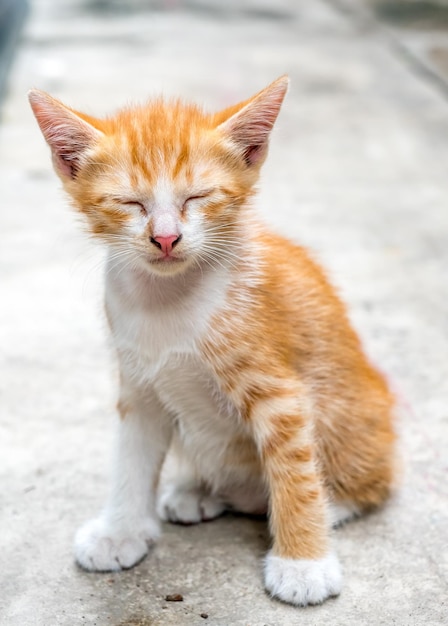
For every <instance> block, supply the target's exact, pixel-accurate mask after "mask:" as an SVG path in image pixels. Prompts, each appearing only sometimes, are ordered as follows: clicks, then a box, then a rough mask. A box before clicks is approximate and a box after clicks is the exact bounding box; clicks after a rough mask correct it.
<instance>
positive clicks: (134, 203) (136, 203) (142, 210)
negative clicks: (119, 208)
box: [120, 200, 147, 215]
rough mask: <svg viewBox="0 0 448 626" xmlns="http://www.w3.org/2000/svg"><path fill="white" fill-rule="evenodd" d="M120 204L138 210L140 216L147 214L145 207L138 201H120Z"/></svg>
mask: <svg viewBox="0 0 448 626" xmlns="http://www.w3.org/2000/svg"><path fill="white" fill-rule="evenodd" d="M120 203H121V204H124V205H126V206H132V207H135V208H138V209H139V210H140V213H141V214H142V215H146V214H147V212H146V209H145V207H144V206H143V204H142V203H141V202H139V201H138V200H120Z"/></svg>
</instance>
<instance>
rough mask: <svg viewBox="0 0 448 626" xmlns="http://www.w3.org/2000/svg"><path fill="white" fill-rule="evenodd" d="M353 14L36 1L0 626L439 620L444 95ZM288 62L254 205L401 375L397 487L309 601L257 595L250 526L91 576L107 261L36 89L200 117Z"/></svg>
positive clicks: (25, 113)
mask: <svg viewBox="0 0 448 626" xmlns="http://www.w3.org/2000/svg"><path fill="white" fill-rule="evenodd" d="M124 6H127V7H128V8H129V9H130V11H129V13H128V12H125V11H124V10H123V7H124ZM353 6H354V3H353V2H350V1H349V0H347V1H346V0H341V1H337V0H335V1H334V2H332V1H330V0H328V1H324V0H314V1H313V2H308V3H307V2H305V1H304V0H303V1H302V2H294V1H293V0H290V1H288V0H278V1H276V2H274V1H273V0H270V1H269V0H251V1H246V2H244V3H243V2H237V0H227V1H226V2H221V3H219V2H212V0H208V1H207V0H202V1H199V0H189V1H188V2H181V1H180V0H179V1H175V0H171V1H170V2H168V1H167V2H161V1H160V2H143V0H140V1H138V0H128V2H127V3H126V2H124V1H120V2H119V1H118V0H115V1H112V0H109V1H103V2H101V1H100V0H96V1H93V0H60V1H59V2H55V1H54V0H35V1H34V3H33V5H32V13H31V16H30V19H29V22H28V24H27V28H26V32H25V34H24V38H23V44H22V47H21V50H20V53H19V55H18V57H17V59H16V62H15V66H14V71H13V74H12V76H11V81H10V90H9V94H8V97H7V99H6V101H5V103H4V107H3V116H2V125H1V126H0V188H1V201H0V367H1V376H0V402H1V408H0V411H1V413H0V478H1V484H2V493H1V495H0V529H1V532H0V544H1V551H0V555H1V556H0V561H1V567H0V624H2V625H3V624H4V625H7V626H34V625H45V626H53V625H57V626H59V625H61V626H66V625H67V626H71V625H77V624H96V625H98V626H109V625H113V626H125V625H129V626H132V625H134V626H138V625H140V626H149V625H150V624H151V625H155V624H160V625H165V624H167V625H170V624H177V625H179V624H180V625H183V624H186V625H189V624H213V625H223V626H224V625H225V626H228V625H229V626H230V625H241V626H243V625H245V626H263V625H269V626H283V625H285V624H300V625H303V626H311V625H315V624H329V625H331V626H335V625H336V626H338V625H341V626H345V625H347V624H353V625H356V626H364V625H374V626H376V625H380V624H384V625H387V626H389V625H391V624H397V625H406V626H408V625H409V626H411V625H412V626H413V625H415V626H417V625H418V626H420V625H422V624H424V625H425V626H435V625H441V624H447V623H448V480H447V478H448V358H447V356H448V282H447V271H448V206H447V205H448V133H447V129H448V101H447V98H446V95H445V94H444V90H443V89H439V85H437V84H435V82H434V81H432V80H430V79H428V77H427V76H426V75H425V74H424V73H422V72H421V71H419V69H418V68H416V67H415V66H414V65H413V64H412V63H409V62H407V60H406V59H404V57H403V55H402V54H400V53H399V51H398V50H397V46H396V45H395V43H394V41H393V40H391V38H390V36H389V35H388V33H387V32H385V30H384V28H383V25H382V24H381V23H379V22H376V20H375V18H372V19H368V20H366V19H360V17H359V15H360V14H359V12H358V11H357V10H355V9H354V8H353ZM350 7H351V8H350ZM438 36H439V37H441V34H440V33H439V34H438ZM444 41H445V44H446V40H444ZM285 72H287V73H289V74H290V76H291V79H292V87H291V91H290V93H289V96H288V98H287V101H286V104H285V106H284V110H283V112H282V114H281V117H280V120H279V123H278V128H277V130H276V133H275V136H274V138H273V142H272V149H271V156H270V160H269V161H268V163H267V164H266V166H265V170H264V177H263V182H262V190H261V193H260V198H259V205H260V210H261V211H262V213H263V214H264V215H265V217H266V219H267V220H268V221H269V222H270V223H271V224H272V225H273V227H275V228H277V229H278V230H279V231H280V232H283V233H286V234H288V235H290V236H291V237H292V238H294V239H296V240H297V241H300V242H302V243H304V244H306V245H308V246H310V247H311V248H312V249H313V250H314V254H315V256H316V257H317V258H319V259H321V261H322V262H323V263H324V264H325V265H326V267H327V269H328V271H329V273H330V275H331V276H332V277H333V281H334V282H335V284H336V285H338V287H339V289H340V291H341V293H342V294H343V296H344V298H345V299H346V301H347V302H348V304H349V306H350V312H351V316H352V319H353V321H354V323H355V325H356V327H357V328H358V330H359V332H360V333H361V335H362V337H363V340H364V342H365V345H366V347H367V349H368V351H369V353H370V354H371V356H372V358H374V359H375V360H376V361H378V363H379V364H380V365H381V367H382V368H383V369H384V370H385V371H386V373H387V374H388V376H389V377H390V378H391V380H392V382H393V385H394V387H395V388H396V390H397V393H398V395H399V398H400V417H399V422H398V429H399V431H400V437H401V444H400V447H401V452H402V457H403V472H402V479H401V484H400V485H399V487H398V489H397V493H396V496H395V497H394V498H393V500H392V501H391V502H390V503H389V505H388V506H387V507H385V509H384V510H382V511H380V512H378V513H375V514H374V515H371V516H369V517H368V518H365V519H362V520H359V521H357V522H354V523H352V524H350V525H347V526H346V527H344V528H342V529H341V530H339V531H337V533H335V538H334V542H335V546H336V549H337V551H338V553H339V555H340V558H341V561H342V564H343V567H344V571H345V586H344V589H343V593H342V595H341V596H340V597H339V598H338V599H335V600H331V601H328V602H327V603H325V604H324V605H322V606H320V607H312V608H307V609H305V610H303V609H297V608H293V607H289V606H286V605H283V604H281V603H279V602H277V601H273V600H270V599H269V598H268V597H267V596H266V595H265V593H264V591H263V585H262V579H261V574H260V559H261V557H262V554H263V552H264V551H265V549H266V546H267V542H268V537H267V531H266V527H265V523H264V522H263V521H257V520H252V519H245V518H236V517H231V516H228V517H224V518H222V519H220V520H217V521H215V522H213V523H209V524H203V525H200V526H196V527H189V528H183V527H176V526H169V525H167V526H166V528H165V534H164V536H163V538H162V539H161V541H160V543H159V544H158V545H157V546H156V548H155V549H154V550H153V552H152V554H151V555H150V556H149V558H147V559H146V560H145V561H143V562H142V563H141V564H140V565H139V566H138V567H136V568H134V569H133V570H130V571H128V572H124V573H121V574H111V575H109V574H106V575H100V574H87V573H85V572H82V571H80V570H79V569H78V568H77V567H76V566H75V565H74V563H73V559H72V537H73V534H74V532H75V530H76V528H77V527H78V526H79V524H80V523H81V522H83V521H84V520H86V519H88V518H89V517H90V516H92V515H94V514H95V513H96V511H97V510H98V508H99V507H100V506H101V504H102V501H103V498H104V495H105V493H106V489H107V475H108V467H109V458H110V456H109V455H110V447H111V439H112V433H113V421H114V419H115V415H114V403H115V393H116V391H115V390H116V384H115V380H116V368H115V365H114V363H113V359H112V358H111V350H110V347H109V344H108V339H107V330H106V324H105V320H104V315H103V312H102V306H101V299H102V281H101V278H102V271H101V261H102V258H103V252H102V250H101V248H100V247H98V246H96V245H94V244H92V243H89V242H88V241H87V238H86V237H85V236H84V235H83V233H82V228H81V227H80V226H79V224H78V220H77V218H76V216H74V215H73V213H71V212H70V210H69V209H68V208H67V202H66V200H65V199H64V197H63V195H62V193H61V191H60V189H59V184H58V182H57V180H56V177H55V175H54V174H53V173H52V171H51V167H50V160H49V155H48V151H47V149H46V146H45V145H44V142H43V140H42V138H41V136H40V134H39V131H38V129H37V127H36V124H35V122H34V120H33V118H32V116H31V113H30V111H29V109H28V105H27V102H26V98H25V94H26V91H27V90H28V89H29V88H30V87H31V86H36V87H40V88H42V89H45V90H48V91H50V92H51V93H52V94H54V95H56V96H58V97H60V98H62V99H63V100H65V101H66V102H67V103H69V104H71V105H73V106H77V107H79V108H81V109H83V110H86V111H89V112H91V113H93V114H101V113H105V112H108V111H111V110H113V109H114V108H116V107H117V106H119V105H122V104H124V103H126V102H128V101H130V100H142V99H144V98H146V97H147V96H148V95H150V94H153V93H154V94H155V93H159V92H164V93H165V94H181V95H184V96H185V97H187V98H192V99H195V100H198V101H200V102H203V103H204V104H205V105H206V106H207V107H208V108H210V109H214V108H218V107H221V106H225V105H226V104H229V103H233V102H234V101H237V100H238V99H243V98H245V97H247V96H249V95H250V94H252V93H253V92H256V91H257V90H259V89H260V88H262V87H263V86H264V85H266V84H267V83H268V82H269V81H271V80H273V79H274V78H276V77H277V76H279V75H280V74H283V73H285ZM442 79H443V77H442ZM172 593H180V594H182V595H183V598H184V600H183V602H179V603H170V602H166V601H165V596H166V595H167V594H172ZM201 614H204V615H208V617H201Z"/></svg>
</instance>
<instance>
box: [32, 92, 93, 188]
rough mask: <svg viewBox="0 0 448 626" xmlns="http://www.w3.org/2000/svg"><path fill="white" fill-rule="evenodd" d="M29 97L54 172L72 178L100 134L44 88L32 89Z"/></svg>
mask: <svg viewBox="0 0 448 626" xmlns="http://www.w3.org/2000/svg"><path fill="white" fill-rule="evenodd" d="M28 98H29V101H30V104H31V108H32V109H33V113H34V115H35V117H36V120H37V123H38V124H39V126H40V129H41V131H42V133H43V135H44V137H45V139H46V141H47V143H48V145H49V146H50V148H51V152H52V155H53V164H54V167H55V169H56V171H57V172H58V174H60V175H61V176H63V177H68V178H75V176H76V173H77V171H78V169H79V166H80V164H81V163H82V160H83V157H84V155H85V153H86V151H87V150H88V149H89V148H92V147H93V146H95V145H96V143H97V142H98V141H99V139H100V138H101V137H102V136H103V133H102V132H101V131H100V130H98V129H97V128H95V126H93V125H92V124H91V123H89V122H87V121H86V120H85V119H83V118H82V117H81V116H80V115H79V114H77V113H76V112H75V111H72V110H71V109H69V108H68V107H66V106H65V105H64V104H62V102H59V100H56V99H55V98H52V97H51V96H50V95H48V94H47V93H45V92H44V91H40V90H38V89H32V90H31V91H30V92H29V94H28ZM86 117H87V116H86Z"/></svg>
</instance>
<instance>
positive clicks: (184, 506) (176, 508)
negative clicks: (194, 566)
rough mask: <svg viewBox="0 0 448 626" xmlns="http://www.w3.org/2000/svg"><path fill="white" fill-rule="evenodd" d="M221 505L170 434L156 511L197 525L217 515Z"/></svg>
mask: <svg viewBox="0 0 448 626" xmlns="http://www.w3.org/2000/svg"><path fill="white" fill-rule="evenodd" d="M225 508H226V507H225V504H224V503H223V502H222V501H221V500H220V499H219V498H217V497H215V496H213V495H212V494H211V493H210V492H209V491H208V490H207V489H206V488H205V486H204V485H203V483H202V481H201V479H200V477H199V476H198V473H197V471H196V468H195V467H194V464H193V462H192V461H191V459H190V458H189V457H188V455H187V454H186V452H185V450H184V449H183V446H182V443H181V442H180V441H179V437H178V435H177V434H174V435H173V440H172V442H171V446H170V448H169V450H168V453H167V456H166V459H165V462H164V464H163V467H162V471H161V474H160V480H159V488H158V497H157V513H158V515H159V517H160V518H161V519H163V520H164V521H167V522H174V523H177V524H198V523H199V522H202V521H208V520H212V519H214V518H215V517H218V516H219V515H221V514H222V513H223V512H224V510H225Z"/></svg>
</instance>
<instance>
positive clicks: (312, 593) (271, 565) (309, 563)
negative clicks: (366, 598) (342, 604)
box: [264, 552, 342, 606]
mask: <svg viewBox="0 0 448 626" xmlns="http://www.w3.org/2000/svg"><path fill="white" fill-rule="evenodd" d="M264 580H265V586H266V589H267V590H268V591H269V592H270V593H271V594H272V595H273V596H275V597H276V598H279V599H280V600H283V602H288V603H289V604H296V605H298V606H306V605H307V604H320V603H321V602H323V601H324V600H326V599H327V598H329V597H331V596H337V595H338V594H339V593H340V591H341V585H342V574H341V567H340V565H339V561H338V559H337V557H336V555H335V554H334V553H332V552H330V553H329V554H328V555H327V556H326V557H324V558H323V559H316V560H310V559H283V558H281V557H279V556H274V555H273V554H271V553H268V555H267V556H266V560H265V566H264Z"/></svg>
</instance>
